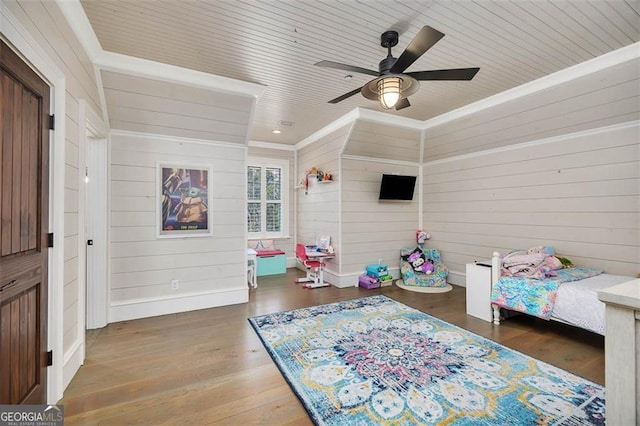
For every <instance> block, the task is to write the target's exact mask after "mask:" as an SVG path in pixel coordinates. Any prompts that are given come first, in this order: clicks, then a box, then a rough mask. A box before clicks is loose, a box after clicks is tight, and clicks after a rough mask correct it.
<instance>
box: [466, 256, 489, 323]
mask: <svg viewBox="0 0 640 426" xmlns="http://www.w3.org/2000/svg"><path fill="white" fill-rule="evenodd" d="M466 272H467V282H466V285H467V314H468V315H473V316H474V317H477V318H480V319H482V320H485V321H489V322H492V321H493V311H492V309H491V260H487V261H482V262H476V263H467V271H466Z"/></svg>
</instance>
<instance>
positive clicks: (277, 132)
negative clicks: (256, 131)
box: [271, 130, 282, 135]
mask: <svg viewBox="0 0 640 426" xmlns="http://www.w3.org/2000/svg"><path fill="white" fill-rule="evenodd" d="M271 132H273V133H275V134H276V135H279V134H280V133H282V132H281V131H280V130H272V131H271Z"/></svg>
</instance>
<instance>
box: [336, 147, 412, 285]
mask: <svg viewBox="0 0 640 426" xmlns="http://www.w3.org/2000/svg"><path fill="white" fill-rule="evenodd" d="M419 171H420V167H419V166H418V165H417V164H414V165H411V164H407V163H397V162H396V163H394V162H391V161H389V162H382V161H376V160H369V159H366V158H360V159H356V158H350V157H346V158H343V159H342V169H341V174H342V178H343V181H342V195H341V197H342V215H341V219H342V246H341V249H342V257H341V259H342V265H341V266H342V274H343V276H344V280H349V281H350V283H351V285H355V284H356V283H357V275H360V274H362V273H363V272H364V270H365V266H366V265H367V264H372V263H378V261H379V260H380V261H381V262H382V263H383V264H386V265H387V266H388V267H389V272H393V274H394V275H395V276H396V277H397V276H398V259H399V256H400V248H402V247H412V246H415V232H416V229H418V225H419V221H420V217H419V203H420V192H419V190H418V187H419V185H418V182H417V181H416V188H415V192H414V197H413V200H412V201H379V200H378V196H379V193H380V182H381V178H382V174H384V173H386V174H400V175H411V176H419Z"/></svg>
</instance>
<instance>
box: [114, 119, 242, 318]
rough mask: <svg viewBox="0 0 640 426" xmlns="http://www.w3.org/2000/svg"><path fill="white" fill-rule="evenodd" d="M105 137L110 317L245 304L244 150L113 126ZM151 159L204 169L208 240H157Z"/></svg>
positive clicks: (154, 177)
mask: <svg viewBox="0 0 640 426" xmlns="http://www.w3.org/2000/svg"><path fill="white" fill-rule="evenodd" d="M110 142H111V154H110V158H111V169H110V176H111V180H110V185H111V198H110V204H111V207H110V210H111V219H110V220H111V227H110V230H111V235H110V240H111V246H110V263H111V275H110V290H109V296H110V318H109V320H110V322H113V321H119V320H124V319H130V318H141V317H148V316H153V315H159V314H164V313H169V312H179V311H184V310H193V309H202V308H205V307H213V306H221V305H228V304H233V303H241V302H246V301H247V300H248V291H247V281H246V266H245V259H246V255H245V253H246V251H245V250H246V213H245V212H246V210H245V209H246V207H245V186H246V183H245V179H246V172H245V167H246V163H245V161H246V160H245V158H246V148H245V147H244V146H239V145H235V144H224V143H204V142H199V141H189V140H185V139H175V138H172V137H161V136H153V135H145V134H132V133H127V132H118V131H116V132H113V134H112V135H111V141H110ZM158 161H163V162H165V161H174V162H177V163H180V164H185V163H187V164H189V163H192V164H205V165H210V166H211V168H212V188H210V193H209V214H211V215H212V216H213V227H212V228H213V237H199V238H188V239H157V238H156V228H155V227H156V203H157V199H156V185H157V181H156V172H157V170H156V164H157V162H158ZM172 279H177V280H179V286H180V287H179V289H178V290H172V289H171V286H170V281H171V280H172Z"/></svg>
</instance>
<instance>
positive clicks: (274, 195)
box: [247, 159, 289, 238]
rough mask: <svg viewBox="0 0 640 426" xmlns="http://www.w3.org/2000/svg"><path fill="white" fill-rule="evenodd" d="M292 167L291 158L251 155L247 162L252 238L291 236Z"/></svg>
mask: <svg viewBox="0 0 640 426" xmlns="http://www.w3.org/2000/svg"><path fill="white" fill-rule="evenodd" d="M288 169H289V162H288V161H287V160H276V159H264V160H262V159H249V162H248V166H247V230H248V232H249V238H265V237H271V238H277V237H286V236H288V235H287V234H288V221H287V218H288V216H289V215H288V211H289V207H288V200H287V171H288Z"/></svg>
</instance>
